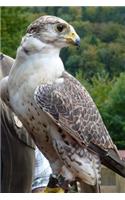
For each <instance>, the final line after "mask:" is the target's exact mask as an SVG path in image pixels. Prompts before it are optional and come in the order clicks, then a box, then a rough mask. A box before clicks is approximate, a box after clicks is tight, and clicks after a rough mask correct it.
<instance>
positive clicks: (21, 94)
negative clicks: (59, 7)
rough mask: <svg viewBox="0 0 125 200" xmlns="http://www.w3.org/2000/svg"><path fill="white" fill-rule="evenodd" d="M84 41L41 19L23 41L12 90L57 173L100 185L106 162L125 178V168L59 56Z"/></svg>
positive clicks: (13, 102) (56, 21)
mask: <svg viewBox="0 0 125 200" xmlns="http://www.w3.org/2000/svg"><path fill="white" fill-rule="evenodd" d="M79 41H80V39H79V37H78V35H77V34H76V32H75V30H74V28H73V27H72V26H71V25H69V24H68V23H67V22H65V21H63V20H62V19H60V18H57V17H54V16H43V17H41V18H39V19H38V20H36V21H35V22H33V23H32V24H31V25H30V26H29V27H28V30H27V34H26V35H25V37H24V38H23V39H22V42H21V45H20V47H19V48H18V51H17V56H16V60H15V63H14V65H13V67H12V70H11V72H10V74H9V79H8V82H7V85H6V89H7V90H8V93H9V103H10V107H11V108H12V109H13V111H14V112H15V113H16V114H17V115H18V117H19V118H20V120H21V121H22V122H23V124H24V126H25V127H26V128H27V130H28V132H29V133H30V134H31V136H32V137H33V139H34V141H35V142H36V144H37V146H38V147H39V148H40V149H41V150H42V151H43V153H44V154H45V155H46V156H47V158H48V159H49V161H50V164H51V166H52V168H53V171H54V173H57V174H58V173H59V172H60V171H61V172H62V173H63V176H65V177H66V179H68V180H70V181H71V180H74V179H75V178H78V179H79V180H82V181H83V182H85V183H87V184H90V185H96V184H97V185H99V184H100V166H101V162H102V163H103V164H105V165H106V166H108V167H109V168H111V169H113V170H114V171H116V172H117V173H119V174H120V175H122V176H124V177H125V166H124V164H123V163H122V161H120V158H119V155H118V153H117V149H116V147H115V145H114V144H113V142H112V140H111V138H110V136H109V134H108V131H107V129H106V127H105V125H104V123H103V121H102V119H101V116H100V114H99V112H98V109H97V108H96V106H95V104H94V102H93V100H92V99H91V97H90V95H89V94H88V92H87V91H86V89H85V88H84V87H83V86H82V85H81V84H80V83H79V82H78V81H77V80H76V79H75V78H74V77H72V76H71V75H70V74H69V73H67V72H66V71H65V69H64V66H63V63H62V61H61V59H60V57H59V52H60V49H61V48H63V47H65V46H68V45H69V44H71V43H72V44H78V43H79ZM62 166H63V167H62ZM61 168H62V169H61Z"/></svg>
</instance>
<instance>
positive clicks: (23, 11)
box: [1, 7, 125, 148]
mask: <svg viewBox="0 0 125 200" xmlns="http://www.w3.org/2000/svg"><path fill="white" fill-rule="evenodd" d="M1 11H2V12H1V17H2V18H1V28H2V30H1V37H2V43H1V49H2V52H3V53H5V54H8V55H9V56H12V57H15V55H16V49H17V47H18V46H19V43H20V41H21V38H22V36H23V35H24V34H25V32H26V29H27V26H28V25H29V24H30V23H31V22H32V21H33V20H35V19H36V18H38V17H39V16H41V15H45V14H49V15H56V16H58V17H61V18H63V19H64V20H67V21H68V22H70V23H71V24H72V25H73V26H74V27H75V29H76V30H77V32H78V34H79V35H80V37H81V47H80V49H78V50H77V49H76V48H74V47H71V48H66V49H63V50H62V52H61V57H62V59H63V62H64V65H65V67H66V69H67V70H68V71H69V72H70V73H72V74H73V75H74V76H76V78H77V79H79V81H80V82H81V83H82V84H83V85H85V87H86V88H87V89H88V91H89V92H90V94H91V95H92V97H93V99H94V101H95V102H96V104H97V106H98V108H99V110H100V112H101V115H102V117H103V119H104V122H105V123H106V126H107V128H108V130H109V132H110V134H111V136H112V138H113V140H114V141H115V143H116V144H117V145H118V147H119V148H125V109H124V108H125V7H2V8H1Z"/></svg>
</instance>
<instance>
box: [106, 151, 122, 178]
mask: <svg viewBox="0 0 125 200" xmlns="http://www.w3.org/2000/svg"><path fill="white" fill-rule="evenodd" d="M102 164H104V165H105V166H106V167H108V168H110V169H111V170H113V171H114V172H116V173H117V174H119V175H120V176H123V177H124V178H125V162H124V161H122V160H121V159H120V158H119V157H118V155H117V154H116V153H115V152H114V151H113V150H110V151H109V152H108V153H107V154H106V155H105V156H104V157H103V159H102Z"/></svg>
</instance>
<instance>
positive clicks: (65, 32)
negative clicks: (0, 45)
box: [27, 15, 80, 48]
mask: <svg viewBox="0 0 125 200" xmlns="http://www.w3.org/2000/svg"><path fill="white" fill-rule="evenodd" d="M27 33H28V34H30V35H32V36H33V37H35V38H39V39H40V40H41V41H42V42H43V43H46V44H51V45H53V46H55V47H58V48H62V47H66V46H69V45H70V44H74V45H77V46H79V45H80V38H79V36H78V35H77V33H76V32H75V30H74V28H73V27H72V26H71V25H70V24H68V23H67V22H66V21H64V20H62V19H60V18H58V17H55V16H48V15H47V16H42V17H40V18H38V19H37V20H35V21H34V22H33V23H32V24H31V25H29V27H28V29H27Z"/></svg>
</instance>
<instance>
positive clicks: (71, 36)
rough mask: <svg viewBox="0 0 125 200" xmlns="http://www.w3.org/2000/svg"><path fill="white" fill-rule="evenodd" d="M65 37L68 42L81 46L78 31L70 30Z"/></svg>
mask: <svg viewBox="0 0 125 200" xmlns="http://www.w3.org/2000/svg"><path fill="white" fill-rule="evenodd" d="M65 39H66V42H67V43H68V44H73V45H76V46H80V37H79V36H78V35H77V33H76V32H75V31H71V32H69V33H68V34H67V35H66V37H65Z"/></svg>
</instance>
